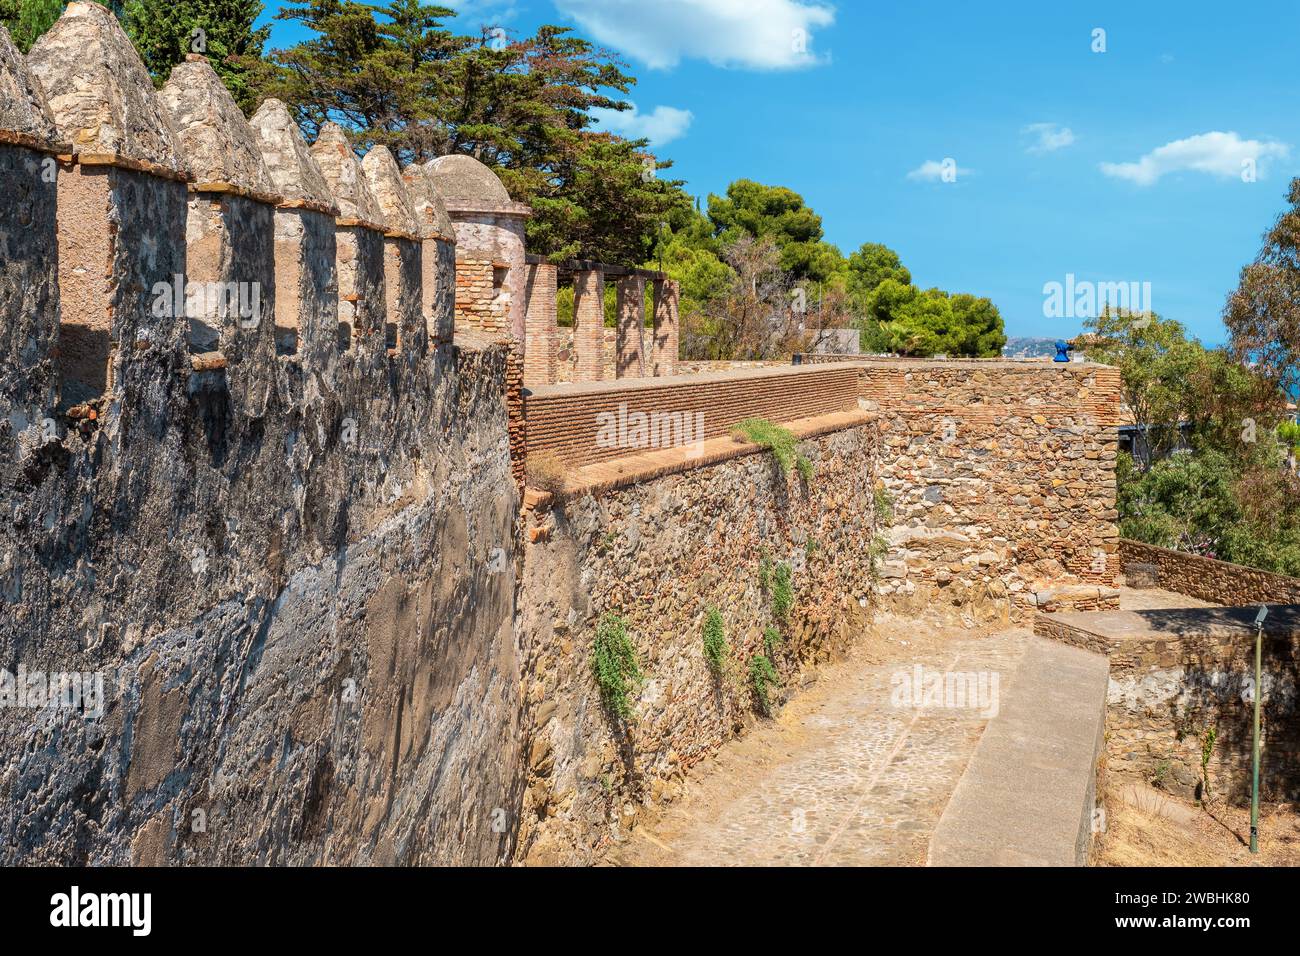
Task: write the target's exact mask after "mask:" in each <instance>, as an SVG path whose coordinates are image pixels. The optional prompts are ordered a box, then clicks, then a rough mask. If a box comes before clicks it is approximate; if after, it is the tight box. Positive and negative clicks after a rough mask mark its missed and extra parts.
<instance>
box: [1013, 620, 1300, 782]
mask: <svg viewBox="0 0 1300 956" xmlns="http://www.w3.org/2000/svg"><path fill="white" fill-rule="evenodd" d="M1112 615H1114V616H1115V617H1116V618H1117V619H1121V618H1128V619H1130V620H1127V621H1126V620H1122V619H1121V620H1118V621H1111V620H1106V621H1097V620H1089V618H1091V617H1092V616H1091V615H1075V614H1063V615H1046V614H1042V615H1038V616H1037V618H1036V619H1035V622H1034V632H1035V633H1036V634H1039V635H1041V636H1043V637H1049V638H1052V639H1054V640H1058V641H1061V642H1063V643H1066V644H1070V645H1072V646H1075V647H1081V648H1084V649H1086V650H1090V651H1096V652H1098V653H1101V654H1105V655H1106V656H1107V657H1108V658H1109V659H1110V684H1109V689H1108V692H1107V711H1106V750H1107V769H1108V771H1109V772H1111V773H1115V774H1121V775H1125V774H1126V775H1130V776H1134V777H1140V778H1142V779H1144V780H1146V781H1148V782H1153V783H1156V784H1157V785H1159V786H1161V787H1163V788H1164V789H1167V790H1170V791H1172V792H1174V793H1177V794H1179V795H1181V796H1184V797H1200V796H1202V795H1203V793H1202V791H1203V789H1204V786H1205V782H1206V781H1207V780H1208V783H1209V788H1210V791H1211V793H1212V794H1214V795H1218V796H1226V797H1227V798H1228V799H1230V800H1235V801H1239V802H1240V801H1243V800H1249V798H1250V778H1251V726H1252V720H1253V707H1252V704H1251V703H1250V700H1251V698H1250V688H1251V687H1252V686H1253V682H1254V666H1255V657H1254V654H1255V650H1254V648H1255V641H1254V629H1253V628H1252V627H1251V626H1250V622H1251V621H1252V620H1253V618H1254V611H1253V610H1252V609H1249V608H1242V609H1239V610H1238V609H1231V610H1229V609H1219V608H1209V609H1187V610H1185V611H1178V610H1172V611H1149V612H1111V613H1110V614H1108V615H1105V617H1106V618H1111V616H1112ZM1218 615H1231V616H1226V617H1223V618H1219V617H1218ZM1144 625H1150V627H1149V628H1145V629H1144ZM1135 629H1136V632H1135V633H1134V632H1133V631H1134V630H1135ZM1126 631H1129V633H1126ZM1298 685H1300V615H1297V614H1295V613H1291V614H1289V615H1283V614H1275V615H1274V616H1273V617H1272V618H1271V619H1270V621H1269V623H1268V626H1267V628H1266V630H1265V634H1264V645H1263V687H1264V697H1263V707H1262V709H1261V724H1262V727H1263V733H1262V737H1263V759H1262V771H1261V792H1262V793H1263V795H1264V796H1265V798H1266V799H1269V800H1296V799H1297V798H1300V706H1297V705H1298V700H1297V687H1298ZM1203 762H1204V766H1203Z"/></svg>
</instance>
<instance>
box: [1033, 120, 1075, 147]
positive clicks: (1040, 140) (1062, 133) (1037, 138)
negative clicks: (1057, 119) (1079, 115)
mask: <svg viewBox="0 0 1300 956" xmlns="http://www.w3.org/2000/svg"><path fill="white" fill-rule="evenodd" d="M1020 132H1021V133H1022V134H1024V135H1026V136H1032V137H1034V142H1033V144H1032V145H1030V146H1029V148H1028V150H1027V152H1030V153H1053V152H1055V151H1056V150H1058V149H1064V148H1065V147H1067V146H1069V145H1071V144H1072V143H1073V142H1074V131H1073V130H1072V129H1070V127H1068V126H1060V125H1058V124H1056V123H1030V124H1029V125H1028V126H1026V127H1024V128H1023V129H1022V130H1021V131H1020Z"/></svg>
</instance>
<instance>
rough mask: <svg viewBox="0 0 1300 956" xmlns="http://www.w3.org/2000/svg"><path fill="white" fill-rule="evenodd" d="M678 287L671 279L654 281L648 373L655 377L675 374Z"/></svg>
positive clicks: (677, 338)
mask: <svg viewBox="0 0 1300 956" xmlns="http://www.w3.org/2000/svg"><path fill="white" fill-rule="evenodd" d="M678 296H679V287H678V285H677V282H676V281H674V280H673V279H657V280H655V283H654V350H653V354H652V357H651V360H650V374H651V375H653V376H655V377H662V376H665V375H676V374H677V345H678V341H679V334H680V333H679V331H678V325H677V300H678Z"/></svg>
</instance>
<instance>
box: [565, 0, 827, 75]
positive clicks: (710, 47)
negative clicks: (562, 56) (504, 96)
mask: <svg viewBox="0 0 1300 956" xmlns="http://www.w3.org/2000/svg"><path fill="white" fill-rule="evenodd" d="M555 6H556V8H557V9H558V10H559V11H560V12H561V13H562V14H564V15H565V16H569V17H572V18H573V19H574V20H576V21H577V22H578V23H579V25H581V26H582V28H583V29H584V30H585V31H586V32H587V33H588V34H589V35H590V36H591V37H592V38H593V39H595V40H596V41H598V42H599V43H603V44H605V45H606V46H610V47H613V48H614V49H616V50H620V51H622V52H623V53H625V54H627V55H628V56H629V57H631V58H633V59H635V60H639V61H641V62H642V63H645V64H646V65H647V66H649V67H652V68H654V69H667V68H669V67H673V66H676V65H677V64H678V63H680V62H681V61H682V60H683V59H700V60H707V61H708V62H710V63H712V64H714V65H716V66H729V67H744V68H749V69H756V70H788V69H796V68H799V67H806V66H814V65H816V64H818V63H822V62H825V58H824V57H820V56H818V55H817V53H816V52H815V51H814V49H813V34H814V32H815V31H816V30H818V29H821V28H823V27H829V26H830V25H831V24H832V23H834V22H835V8H834V7H831V6H828V5H826V4H825V3H822V2H820V0H555Z"/></svg>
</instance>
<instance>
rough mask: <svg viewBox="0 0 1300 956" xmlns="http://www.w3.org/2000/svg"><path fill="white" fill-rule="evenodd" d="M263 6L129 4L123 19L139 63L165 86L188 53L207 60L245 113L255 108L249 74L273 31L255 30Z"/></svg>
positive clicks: (215, 0)
mask: <svg viewBox="0 0 1300 956" xmlns="http://www.w3.org/2000/svg"><path fill="white" fill-rule="evenodd" d="M261 14H262V4H261V2H260V0H126V8H125V16H124V17H123V20H124V23H125V26H126V30H127V33H128V34H129V35H130V37H131V41H132V42H133V43H134V44H135V48H136V50H138V51H139V53H140V58H141V59H142V60H144V65H145V66H146V67H147V68H148V70H149V73H150V74H151V75H152V76H153V78H154V82H155V83H156V84H158V85H160V86H161V85H162V84H163V83H165V82H167V78H168V77H169V76H170V75H171V71H172V67H174V66H175V65H176V64H177V63H180V62H181V61H182V60H184V59H185V55H186V54H187V53H201V54H205V55H206V56H207V57H208V59H209V61H210V62H211V63H212V66H213V69H215V70H216V71H217V75H218V76H220V77H221V80H222V82H223V83H225V85H226V89H228V90H230V93H231V95H232V96H233V97H234V98H235V102H236V103H238V104H239V107H240V109H242V110H243V111H244V112H245V113H251V112H252V111H253V110H254V109H255V108H256V107H257V102H256V95H255V93H254V92H253V89H252V84H251V83H250V80H249V75H250V73H251V72H252V71H253V70H254V69H256V65H257V63H258V62H260V60H261V57H262V48H263V46H265V44H266V41H267V38H268V37H269V36H270V33H271V28H270V27H269V26H263V27H257V28H255V27H254V26H253V24H254V23H255V22H256V21H257V18H258V17H259V16H261Z"/></svg>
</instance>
